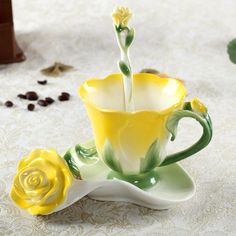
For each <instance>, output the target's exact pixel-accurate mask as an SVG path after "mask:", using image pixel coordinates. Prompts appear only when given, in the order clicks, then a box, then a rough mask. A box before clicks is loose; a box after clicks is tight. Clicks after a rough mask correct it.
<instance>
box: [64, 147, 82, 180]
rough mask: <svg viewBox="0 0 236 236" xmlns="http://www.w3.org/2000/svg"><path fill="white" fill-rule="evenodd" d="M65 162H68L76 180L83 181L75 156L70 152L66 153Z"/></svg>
mask: <svg viewBox="0 0 236 236" xmlns="http://www.w3.org/2000/svg"><path fill="white" fill-rule="evenodd" d="M64 160H65V161H66V163H67V165H68V167H69V169H70V171H71V173H72V174H73V175H74V177H75V178H77V179H81V175H80V170H79V168H78V166H77V165H76V163H75V161H74V158H73V156H72V155H71V152H70V150H69V151H67V152H66V154H65V155H64Z"/></svg>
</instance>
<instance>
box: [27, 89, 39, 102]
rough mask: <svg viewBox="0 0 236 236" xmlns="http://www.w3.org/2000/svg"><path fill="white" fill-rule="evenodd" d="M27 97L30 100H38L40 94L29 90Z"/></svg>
mask: <svg viewBox="0 0 236 236" xmlns="http://www.w3.org/2000/svg"><path fill="white" fill-rule="evenodd" d="M26 98H27V99H28V100H30V101H35V100H38V98H39V97H38V94H37V93H36V92H34V91H29V92H27V93H26Z"/></svg>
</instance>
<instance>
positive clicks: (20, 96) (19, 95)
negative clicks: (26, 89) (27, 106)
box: [17, 93, 26, 99]
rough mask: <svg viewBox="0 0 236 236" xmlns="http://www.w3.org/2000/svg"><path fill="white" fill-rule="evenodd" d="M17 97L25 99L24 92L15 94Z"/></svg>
mask: <svg viewBox="0 0 236 236" xmlns="http://www.w3.org/2000/svg"><path fill="white" fill-rule="evenodd" d="M17 97H18V98H21V99H26V95H25V94H21V93H20V94H18V95H17Z"/></svg>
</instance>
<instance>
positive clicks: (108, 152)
mask: <svg viewBox="0 0 236 236" xmlns="http://www.w3.org/2000/svg"><path fill="white" fill-rule="evenodd" d="M102 156H103V160H104V162H105V163H106V164H107V165H108V166H109V167H110V168H111V169H112V170H114V171H116V172H120V173H122V172H123V171H122V168H121V165H120V163H119V161H117V160H116V159H115V154H114V150H113V148H112V145H111V143H110V142H109V140H108V139H107V140H106V141H105V144H104V147H103V153H102Z"/></svg>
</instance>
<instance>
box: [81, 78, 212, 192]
mask: <svg viewBox="0 0 236 236" xmlns="http://www.w3.org/2000/svg"><path fill="white" fill-rule="evenodd" d="M123 91H124V89H123V82H122V75H121V74H112V75H109V76H108V77H106V78H105V79H102V80H99V79H91V80H88V81H86V82H85V83H84V84H83V85H82V86H81V87H80V89H79V95H80V97H81V98H82V100H83V102H84V103H85V107H86V110H87V113H88V116H89V118H90V120H91V123H92V128H93V132H94V139H95V144H96V148H97V152H98V154H99V157H100V158H102V159H103V161H104V162H105V163H106V164H107V165H108V166H109V167H110V168H111V169H112V170H113V171H111V172H110V174H109V175H108V178H118V179H122V180H125V181H128V182H131V183H133V184H135V185H136V186H138V187H140V188H148V187H150V186H153V185H155V184H156V183H157V182H158V173H156V171H155V168H156V167H157V166H163V165H168V164H171V163H174V162H177V161H179V160H181V159H183V158H186V157H188V156H190V155H192V154H194V153H196V152H198V151H199V150H201V149H202V148H204V147H205V146H206V145H207V144H208V143H209V142H210V140H211V136H212V129H211V120H210V117H209V115H208V113H207V110H206V108H205V110H204V109H200V110H199V109H196V110H195V109H194V107H195V108H196V107H201V108H202V107H204V105H203V104H202V103H201V102H200V101H199V100H198V99H194V100H193V102H192V103H191V102H184V99H185V95H186V90H185V88H184V86H183V84H182V83H181V82H180V81H178V80H176V79H172V78H160V77H158V76H156V75H153V74H147V73H139V74H135V75H134V77H133V98H134V107H135V111H133V112H127V111H125V101H124V92H123ZM191 104H194V107H192V105H191ZM198 104H199V106H198ZM183 117H192V118H194V119H196V120H197V121H198V122H199V123H200V124H201V125H202V127H203V135H202V137H201V138H200V140H199V141H198V142H197V143H195V144H194V145H193V146H191V147H190V148H188V149H186V150H184V151H182V152H179V153H175V154H172V155H169V156H168V155H167V154H166V144H167V142H168V140H169V139H170V135H172V141H173V140H174V138H175V135H176V130H177V125H178V121H179V120H180V119H181V118H183Z"/></svg>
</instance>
